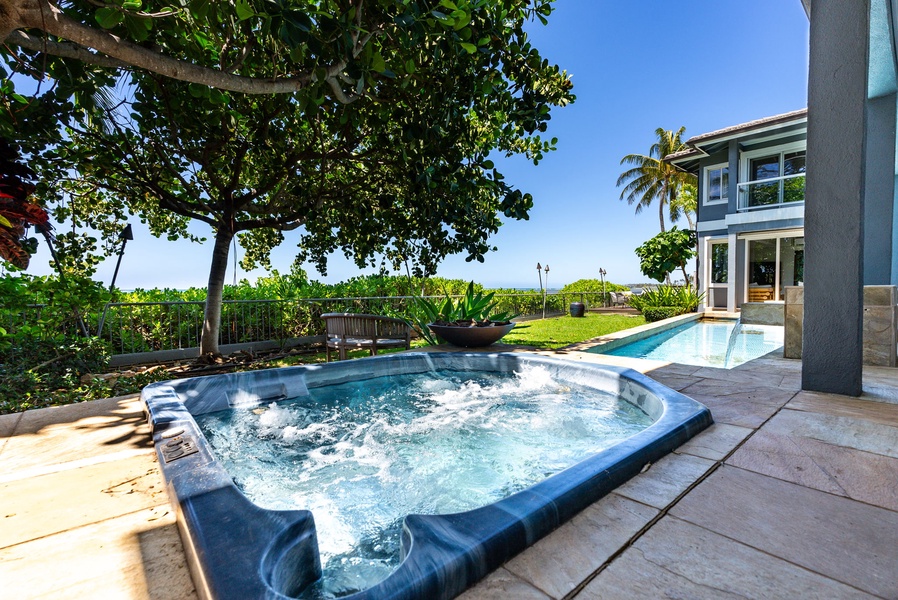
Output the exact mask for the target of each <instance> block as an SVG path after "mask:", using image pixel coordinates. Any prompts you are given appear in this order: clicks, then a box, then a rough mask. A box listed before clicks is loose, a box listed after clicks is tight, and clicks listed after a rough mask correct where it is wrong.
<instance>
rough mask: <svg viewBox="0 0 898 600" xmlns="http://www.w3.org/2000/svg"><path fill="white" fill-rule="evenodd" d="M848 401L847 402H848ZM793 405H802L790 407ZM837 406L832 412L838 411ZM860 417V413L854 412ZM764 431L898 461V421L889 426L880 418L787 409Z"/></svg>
mask: <svg viewBox="0 0 898 600" xmlns="http://www.w3.org/2000/svg"><path fill="white" fill-rule="evenodd" d="M846 400H847V399H846ZM790 406H799V405H798V404H795V405H793V404H791V403H790ZM839 410H840V409H839V408H838V407H837V406H834V407H833V412H838V411H839ZM855 414H857V413H855ZM778 416H779V417H780V418H779V419H775V420H772V421H771V423H770V424H769V425H770V426H769V428H768V427H765V430H767V431H770V432H772V433H786V434H793V435H800V436H803V437H807V438H811V439H815V440H818V441H821V442H826V443H827V444H832V445H834V446H844V447H846V448H854V449H856V450H863V451H864V452H871V453H873V454H881V455H883V456H890V457H892V458H898V445H896V443H895V440H898V421H896V422H893V425H887V424H884V423H883V422H882V420H881V419H866V418H857V417H853V416H833V415H830V414H823V413H818V412H806V411H797V410H790V409H788V408H787V409H786V410H783V411H782V412H781V413H780V415H778Z"/></svg>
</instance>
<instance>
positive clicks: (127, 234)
mask: <svg viewBox="0 0 898 600" xmlns="http://www.w3.org/2000/svg"><path fill="white" fill-rule="evenodd" d="M118 239H120V240H121V241H122V247H121V248H119V251H118V260H117V261H116V263H115V271H113V273H112V283H110V284H109V293H110V294H111V293H112V290H113V289H115V279H116V277H118V268H119V267H120V266H122V256H123V255H124V254H125V245H126V244H127V243H128V240H133V239H134V233H133V232H132V231H131V223H126V224H125V228H124V229H122V232H121V233H120V234H118ZM107 310H109V303H108V302H107V303H106V306H105V307H103V315H102V316H101V317H100V323H99V325H97V337H100V335H101V334H102V333H103V323H105V322H106V311H107Z"/></svg>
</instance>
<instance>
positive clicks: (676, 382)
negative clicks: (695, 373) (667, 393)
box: [650, 370, 701, 392]
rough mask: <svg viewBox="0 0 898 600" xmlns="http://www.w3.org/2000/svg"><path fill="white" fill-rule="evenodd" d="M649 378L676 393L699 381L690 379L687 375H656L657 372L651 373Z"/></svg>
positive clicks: (699, 379) (696, 378)
mask: <svg viewBox="0 0 898 600" xmlns="http://www.w3.org/2000/svg"><path fill="white" fill-rule="evenodd" d="M650 376H651V378H652V379H654V380H655V381H657V382H658V383H660V384H662V385H666V386H667V387H669V388H671V389H673V390H677V391H678V392H679V391H680V390H682V389H684V388H687V387H689V386H690V385H692V384H694V383H698V382H699V381H701V378H699V377H690V376H688V375H669V374H665V373H658V372H657V370H655V371H652V372H651V374H650Z"/></svg>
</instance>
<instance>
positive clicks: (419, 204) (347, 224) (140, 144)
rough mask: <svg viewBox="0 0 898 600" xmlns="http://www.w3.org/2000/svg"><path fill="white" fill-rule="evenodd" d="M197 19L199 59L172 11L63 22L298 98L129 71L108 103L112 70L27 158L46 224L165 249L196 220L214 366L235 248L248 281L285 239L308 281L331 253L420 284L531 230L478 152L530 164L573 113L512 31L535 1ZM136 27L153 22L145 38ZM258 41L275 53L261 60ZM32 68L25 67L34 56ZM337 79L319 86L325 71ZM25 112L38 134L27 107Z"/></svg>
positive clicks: (540, 13) (220, 9)
mask: <svg viewBox="0 0 898 600" xmlns="http://www.w3.org/2000/svg"><path fill="white" fill-rule="evenodd" d="M203 4H204V3H202V2H200V3H197V2H191V3H190V4H189V5H187V6H185V7H184V8H181V9H178V12H179V15H178V16H176V17H175V19H176V20H180V19H183V18H186V17H185V16H184V15H191V17H190V18H192V19H194V20H196V19H198V18H199V14H200V13H198V12H197V11H198V10H199V9H198V8H197V7H198V6H199V5H203ZM208 4H210V6H206V8H205V9H203V10H202V11H200V12H202V14H203V15H204V17H203V18H204V19H205V20H204V21H203V23H206V24H207V25H210V26H211V24H213V23H214V24H216V26H215V27H213V28H212V31H213V32H214V33H209V34H208V35H207V38H209V39H207V40H206V42H204V44H205V45H203V43H200V46H202V47H203V48H204V50H203V51H202V52H201V51H200V50H199V49H198V48H197V47H196V45H197V44H198V43H199V42H197V41H196V38H197V37H198V36H199V37H202V36H200V35H199V33H200V31H201V30H200V29H197V28H194V29H188V30H187V31H188V32H192V33H191V34H189V35H188V34H184V33H183V32H181V31H179V30H177V29H176V28H171V27H166V28H164V29H163V28H162V25H160V24H161V23H163V22H165V19H166V18H169V17H171V15H169V16H166V17H159V18H155V17H153V18H150V17H141V16H134V15H131V14H130V13H129V12H128V11H129V10H131V9H127V10H125V9H122V10H116V11H114V12H115V14H116V15H120V17H121V19H120V20H119V21H118V22H115V23H113V21H116V20H117V19H119V17H116V16H114V15H113V16H111V17H109V18H110V19H111V20H110V21H104V20H100V17H99V13H97V11H95V10H93V8H95V7H94V5H93V4H85V5H79V4H78V3H77V2H76V3H74V4H73V6H76V7H77V6H80V7H81V12H80V13H76V14H82V13H83V14H82V17H83V19H82V20H84V19H86V17H84V16H83V15H86V14H88V13H93V14H94V16H95V18H97V19H98V20H99V21H100V23H101V24H103V25H104V26H110V31H113V32H115V31H120V32H121V33H122V34H128V35H130V36H131V37H132V38H133V39H135V40H136V41H135V43H139V44H143V45H148V44H150V43H151V42H153V41H154V40H160V41H161V43H162V48H163V50H167V51H171V54H172V55H174V56H179V57H183V58H179V60H190V61H194V62H195V63H196V64H199V65H201V66H203V68H204V69H211V68H212V66H213V65H216V66H217V67H218V68H215V69H213V70H223V71H228V69H225V68H224V67H222V66H221V65H225V64H227V65H231V64H232V63H234V65H235V66H234V68H233V69H231V70H232V71H233V72H239V73H242V74H243V75H245V76H247V77H250V78H252V79H254V80H255V79H259V78H261V79H266V78H267V79H274V80H276V81H277V80H280V79H282V78H287V79H290V78H295V77H299V76H300V73H301V71H302V68H307V69H309V70H310V71H309V72H311V73H312V74H313V78H312V79H310V80H309V83H308V85H305V86H304V87H300V88H299V90H298V91H296V92H294V93H291V94H271V93H267V94H249V93H245V90H244V91H239V92H235V91H228V90H227V89H221V88H214V87H209V86H208V85H199V84H198V83H197V82H196V81H181V80H177V79H172V78H170V77H167V76H163V75H161V74H159V73H158V72H156V71H152V70H150V71H146V70H143V69H142V68H141V69H131V68H129V69H128V70H129V75H130V77H129V79H128V80H127V82H126V84H127V85H125V84H122V85H120V86H119V88H118V89H117V90H116V93H115V94H108V93H107V94H103V93H100V94H97V93H96V92H97V91H98V90H99V91H102V90H103V89H105V88H104V87H103V86H99V87H98V86H97V82H100V83H104V84H107V85H108V84H109V83H111V82H112V81H114V79H113V77H114V74H110V72H109V71H108V69H110V68H114V67H111V66H108V65H103V66H102V69H101V71H99V72H98V73H100V75H101V76H100V78H99V79H96V78H91V77H88V76H87V74H86V75H85V77H83V78H82V80H81V81H89V82H90V84H83V85H85V86H87V87H84V88H77V89H78V90H81V92H79V93H81V95H80V96H78V97H79V98H80V100H79V102H80V103H81V104H80V105H79V106H80V107H82V108H84V107H87V108H86V109H89V110H88V112H86V113H84V112H83V111H82V113H79V112H78V108H79V107H78V106H74V105H73V104H72V103H71V102H70V101H69V100H68V99H67V98H65V95H64V94H63V93H62V92H61V90H62V88H63V87H64V85H63V84H60V86H59V87H58V88H54V89H53V90H52V92H51V91H48V92H47V93H46V94H45V95H48V94H50V95H49V97H48V98H46V100H47V101H48V102H47V106H51V105H55V106H57V107H59V109H60V110H61V111H64V110H65V109H69V112H68V113H67V114H68V115H70V118H69V119H68V120H67V121H65V124H66V126H67V127H66V130H65V133H64V136H65V143H64V144H60V143H58V142H59V141H60V139H62V138H60V137H58V136H59V134H58V133H56V132H55V131H53V130H52V128H48V129H47V134H46V138H45V140H46V143H45V147H46V148H49V149H48V150H46V151H43V152H41V153H39V155H38V156H37V157H36V159H35V160H36V164H37V165H38V166H39V172H40V174H41V175H42V180H43V183H42V185H41V186H40V187H39V194H40V196H41V198H42V199H43V200H44V201H45V202H47V203H49V204H50V205H52V206H53V207H54V215H55V216H56V218H57V219H72V220H74V221H76V222H80V223H90V225H91V226H93V227H95V228H98V229H100V230H101V231H103V232H105V233H106V234H107V235H109V236H114V235H116V234H117V232H118V231H119V229H120V223H121V221H122V220H123V219H124V218H125V216H126V215H127V214H128V213H132V214H137V215H139V216H140V218H141V219H143V220H145V221H146V222H147V223H148V224H149V226H150V228H151V230H152V231H153V232H154V233H155V234H157V235H166V236H168V237H170V238H172V239H173V238H177V237H184V236H187V224H188V222H189V221H190V220H198V221H201V222H204V223H207V224H208V225H209V226H210V227H211V229H212V231H213V233H214V235H215V249H214V251H213V259H212V266H211V268H210V276H209V287H208V299H207V314H206V328H205V329H204V332H203V340H202V344H201V347H202V349H203V351H204V352H217V330H218V317H219V314H220V302H221V288H222V286H223V282H224V272H225V265H226V262H227V256H228V250H229V247H230V243H231V241H232V240H233V238H234V236H239V238H240V241H241V244H242V245H243V246H244V248H245V249H246V251H247V253H246V257H245V266H247V267H250V266H252V265H254V264H257V263H262V264H267V260H268V253H269V251H270V250H271V249H272V248H273V247H275V246H276V245H278V244H279V243H281V242H282V241H283V240H284V233H283V232H285V231H292V230H296V231H297V238H298V246H299V248H298V258H300V259H309V260H311V261H313V262H314V263H315V264H316V265H317V266H318V268H319V270H321V271H322V272H324V271H325V270H326V261H327V256H328V255H329V254H330V253H331V252H334V251H342V252H343V253H344V254H346V255H347V256H350V257H352V258H353V259H354V260H355V261H356V263H357V264H359V265H360V266H362V265H370V264H373V263H374V262H375V261H376V257H378V256H383V257H385V258H386V260H387V261H388V262H390V263H392V265H393V266H396V267H398V266H399V265H401V264H405V265H409V267H410V268H411V269H413V270H414V271H415V273H416V274H430V273H433V272H434V271H435V269H436V266H437V264H438V263H439V262H440V261H441V260H442V259H443V258H444V257H445V256H446V255H448V254H452V253H458V252H465V253H467V256H468V259H469V260H480V261H482V260H483V257H484V254H485V253H487V252H488V251H489V250H491V246H490V245H489V244H488V242H487V240H488V237H489V235H490V234H492V233H494V232H495V231H496V230H497V229H498V227H499V226H500V224H501V220H500V218H499V215H500V214H501V215H504V216H505V217H508V218H517V219H521V218H527V214H528V211H529V209H530V207H531V206H532V198H531V197H530V195H529V194H526V193H524V192H523V191H521V190H519V189H517V188H515V187H513V186H512V185H510V184H509V183H507V182H506V181H505V179H504V177H503V176H502V174H501V173H500V172H499V171H498V170H497V169H496V166H495V165H494V164H493V162H492V160H490V155H491V153H493V152H499V153H500V154H505V155H513V154H523V155H525V156H526V157H528V158H529V159H531V160H532V161H533V162H534V163H536V162H538V161H539V160H540V159H541V158H542V157H543V155H544V153H545V152H547V151H550V150H552V149H553V148H554V144H555V140H554V139H553V140H543V139H541V137H540V135H539V134H540V133H541V132H544V131H545V130H546V128H547V122H548V120H549V119H550V110H551V108H552V107H553V106H563V105H565V104H567V103H569V102H571V101H572V100H573V96H572V95H571V93H570V90H571V83H570V80H569V78H568V76H567V74H566V73H564V72H562V71H561V70H560V69H559V68H558V67H557V66H554V65H550V64H549V63H548V61H546V60H544V59H542V57H541V56H540V55H539V53H538V51H537V50H536V49H535V48H533V47H532V46H531V44H530V43H529V41H528V36H527V34H526V32H525V31H524V25H525V23H526V21H527V20H528V19H531V18H534V17H535V18H539V19H540V20H545V16H546V15H548V14H549V13H550V12H551V9H550V5H549V3H548V2H530V1H527V0H504V1H501V2H499V1H486V0H471V1H459V2H457V3H455V2H453V1H451V0H441V1H440V2H409V1H402V0H380V1H379V2H377V3H363V2H356V3H353V4H352V5H351V6H350V5H349V4H341V6H340V7H338V6H337V5H336V3H333V2H324V1H318V2H303V3H295V4H296V6H293V8H290V9H289V11H288V9H287V8H284V6H285V5H286V4H287V3H285V2H282V3H274V2H261V1H260V2H256V3H253V2H237V3H236V4H235V5H229V4H225V3H221V6H219V5H218V4H216V3H208ZM160 6H161V5H160ZM227 6H231V8H230V9H228V8H226V7H227ZM291 6H292V5H291ZM92 7H93V8H92ZM277 7H280V9H279V10H281V13H278V14H279V15H280V16H276V15H275V8H277ZM313 8H314V9H316V10H313ZM263 9H264V10H267V11H268V12H265V13H264V14H263ZM110 10H112V9H111V8H110ZM141 10H143V11H147V10H150V7H147V6H144V7H143V8H142V9H141ZM228 10H230V11H232V12H233V14H230V13H228V12H227V11H228ZM203 11H205V12H203ZM285 11H286V12H285ZM290 11H293V12H290ZM160 12H165V11H160ZM103 14H104V15H105V14H107V13H103ZM227 15H229V16H230V20H228V19H226V18H224V17H225V16H227ZM303 15H304V16H303ZM360 15H362V16H360ZM135 19H136V20H137V21H136V22H140V23H144V22H146V23H150V24H152V25H153V26H152V27H148V28H147V29H146V31H147V32H148V33H146V38H144V39H143V40H141V39H140V36H142V35H144V33H143V32H141V33H139V34H138V33H137V32H136V31H134V27H135V25H134V22H132V21H134V20H135ZM307 19H308V20H307ZM129 23H130V25H129ZM231 29H233V30H234V31H231ZM306 29H307V30H308V31H306ZM45 31H46V30H45ZM238 41H239V42H240V43H237V42H238ZM241 44H243V45H242V46H241ZM260 44H261V45H263V46H264V47H266V48H269V49H270V50H271V54H270V55H266V54H265V52H264V51H257V50H258V45H260ZM241 48H242V50H240V49H241ZM22 53H23V54H25V55H27V52H25V51H22ZM28 56H30V60H31V62H30V63H28V64H29V65H31V68H37V61H38V58H39V56H38V55H28ZM266 56H267V58H266ZM8 57H9V56H8ZM72 61H73V59H71V58H63V59H59V62H53V61H50V62H51V63H52V64H54V65H57V66H59V65H64V66H69V65H71V64H72ZM8 64H9V63H8ZM17 64H18V63H17ZM336 64H340V65H341V66H340V69H339V70H338V72H334V73H333V74H331V75H328V73H330V71H328V69H329V68H330V67H326V66H323V65H336ZM76 66H77V63H76ZM80 66H81V67H83V68H86V67H85V63H80ZM98 68H99V67H98ZM322 69H323V70H322ZM65 73H68V72H67V71H63V74H64V77H62V78H63V79H65V81H69V82H74V81H75V80H74V79H66V78H67V77H68V75H65ZM93 73H94V72H93V71H91V72H90V73H89V74H93ZM281 73H283V75H281ZM316 73H317V75H316ZM71 85H72V86H74V85H75V83H72V84H71ZM78 85H82V84H78ZM91 85H93V86H94V87H90V86H91ZM71 89H76V88H71ZM84 90H87V91H93V94H92V95H90V96H88V95H86V94H85V93H82V92H83V91H84ZM8 98H9V99H10V105H12V104H15V103H16V102H17V100H15V98H12V97H11V96H8ZM41 99H44V98H43V96H42V97H41ZM66 102H69V104H68V105H66V104H65V103H66ZM20 104H21V103H20ZM29 111H32V112H29ZM12 114H13V115H14V116H15V115H17V113H15V112H13V113H12ZM84 114H86V115H87V116H89V117H90V118H83V116H81V115H84ZM21 116H22V118H36V112H35V109H34V107H30V106H29V107H28V109H27V110H24V109H23V110H22V111H21ZM54 136H57V137H54ZM34 146H35V148H37V145H36V144H35V145H34Z"/></svg>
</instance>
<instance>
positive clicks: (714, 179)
mask: <svg viewBox="0 0 898 600" xmlns="http://www.w3.org/2000/svg"><path fill="white" fill-rule="evenodd" d="M729 187H730V168H729V166H727V165H725V164H724V165H714V166H713V167H708V168H707V169H705V200H704V204H706V205H707V204H726V203H727V202H728V201H729V193H728V189H729Z"/></svg>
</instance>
